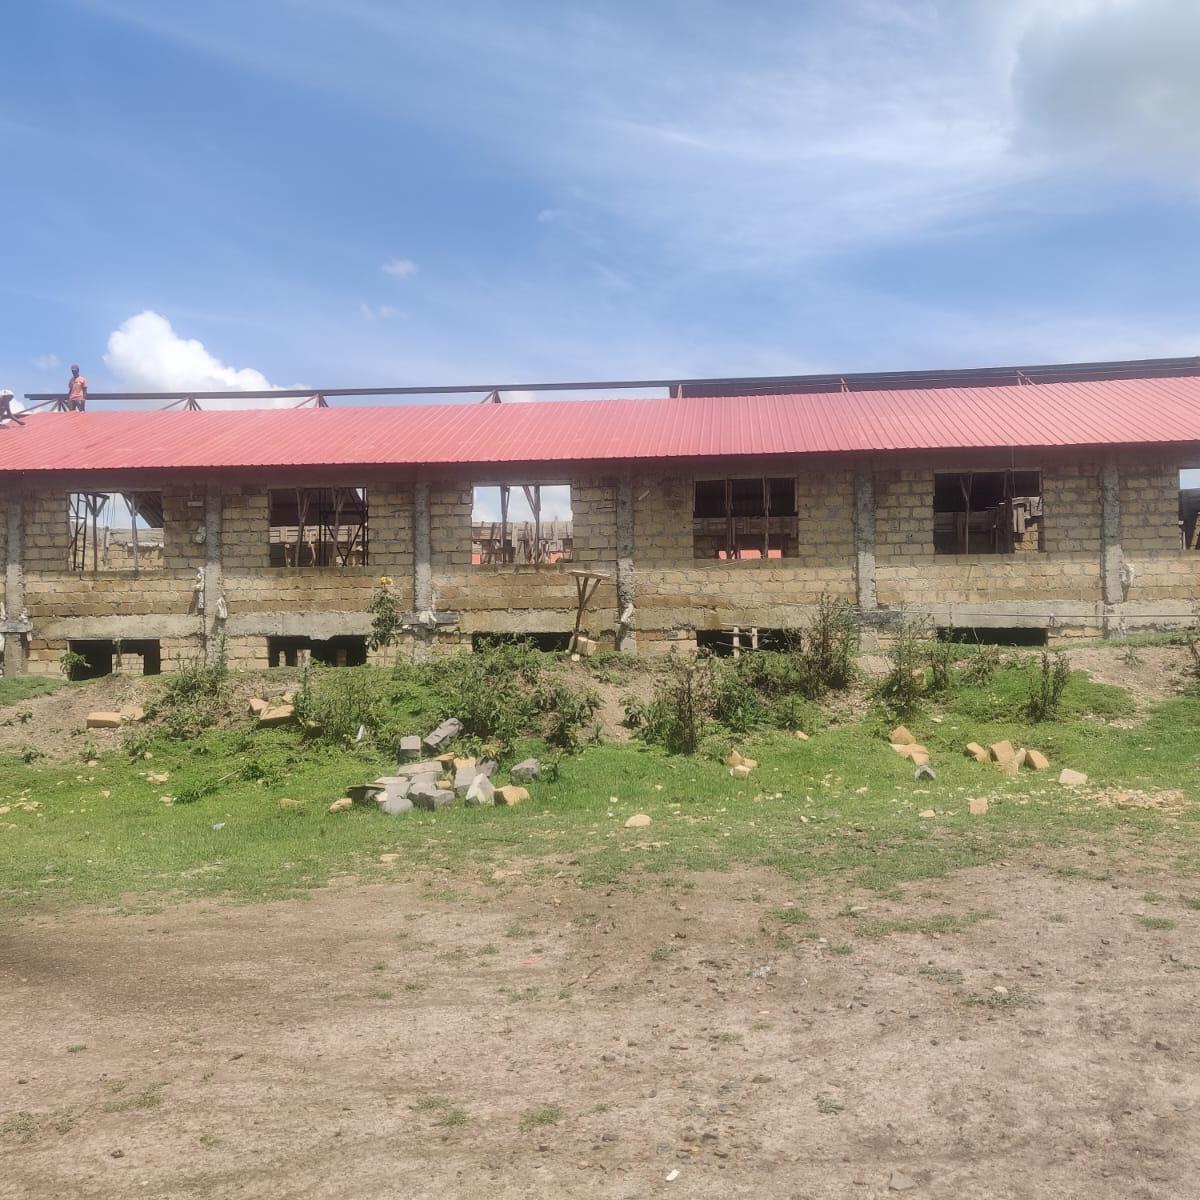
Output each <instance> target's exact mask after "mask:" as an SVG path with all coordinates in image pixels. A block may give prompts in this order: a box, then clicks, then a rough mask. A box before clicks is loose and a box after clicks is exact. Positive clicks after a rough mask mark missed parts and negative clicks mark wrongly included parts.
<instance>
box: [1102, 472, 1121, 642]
mask: <svg viewBox="0 0 1200 1200" xmlns="http://www.w3.org/2000/svg"><path fill="white" fill-rule="evenodd" d="M1122 559H1123V555H1122V553H1121V473H1120V471H1118V470H1117V464H1116V461H1115V460H1114V459H1111V458H1110V459H1108V460H1107V461H1106V462H1105V463H1104V465H1103V466H1102V467H1101V468H1100V586H1101V591H1102V593H1103V596H1104V623H1103V627H1104V633H1105V636H1108V634H1109V625H1110V623H1111V621H1112V618H1113V614H1112V613H1111V611H1110V609H1111V608H1112V606H1114V605H1118V604H1120V603H1122V601H1124V599H1125V590H1124V588H1123V587H1122V586H1121V563H1122Z"/></svg>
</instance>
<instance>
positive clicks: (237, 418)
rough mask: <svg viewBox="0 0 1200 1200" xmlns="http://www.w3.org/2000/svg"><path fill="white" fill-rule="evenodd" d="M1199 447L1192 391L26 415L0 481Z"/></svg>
mask: <svg viewBox="0 0 1200 1200" xmlns="http://www.w3.org/2000/svg"><path fill="white" fill-rule="evenodd" d="M1172 442H1200V378H1197V377H1185V378H1171V379H1117V380H1102V381H1093V382H1073V383H1047V384H1030V385H1026V386H1019V387H1018V386H1013V387H973V388H972V387H956V388H940V389H905V390H898V391H878V392H830V393H821V394H807V395H794V396H722V397H704V398H692V399H670V400H644V399H638V400H572V401H556V402H552V403H531V404H511V403H510V404H466V405H463V404H456V405H422V406H397V407H376V408H326V409H255V410H248V411H232V412H231V411H209V412H149V413H147V412H88V413H35V414H33V415H31V416H30V417H28V418H26V421H25V424H24V425H23V426H18V425H15V424H9V425H7V426H5V427H4V428H2V429H0V473H3V472H8V471H78V470H86V471H120V470H128V469H158V470H163V469H168V470H189V469H205V468H210V469H220V468H258V467H297V466H363V467H368V466H418V465H439V464H440V465H450V464H463V465H466V464H488V463H495V464H502V463H516V462H522V463H524V462H546V463H567V462H584V461H589V462H591V461H604V460H624V459H675V458H708V457H729V456H735V455H760V454H827V453H873V452H887V451H897V450H935V449H948V450H954V449H971V448H979V447H1028V448H1037V447H1051V446H1060V447H1067V446H1079V447H1085V446H1107V445H1152V444H1167V443H1172Z"/></svg>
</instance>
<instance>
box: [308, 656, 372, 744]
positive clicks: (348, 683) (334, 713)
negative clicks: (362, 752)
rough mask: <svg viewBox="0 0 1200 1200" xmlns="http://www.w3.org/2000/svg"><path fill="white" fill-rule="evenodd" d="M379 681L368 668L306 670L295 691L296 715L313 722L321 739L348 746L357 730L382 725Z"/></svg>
mask: <svg viewBox="0 0 1200 1200" xmlns="http://www.w3.org/2000/svg"><path fill="white" fill-rule="evenodd" d="M381 682H382V681H381V680H380V678H379V676H378V674H377V673H375V672H373V671H372V670H371V668H369V667H306V668H305V669H304V674H303V675H302V676H301V680H300V686H299V688H297V690H296V700H295V708H296V715H297V716H298V717H299V718H300V719H301V720H302V721H315V722H316V723H317V725H319V726H320V729H321V733H322V735H323V736H325V737H327V738H330V739H331V740H333V741H337V742H343V743H350V742H353V741H355V740H356V739H357V737H358V731H359V729H360V728H363V729H366V730H368V731H371V732H374V731H375V730H377V729H379V728H380V726H381V724H382V712H381V705H382V703H383V697H382V696H381V694H380V692H381Z"/></svg>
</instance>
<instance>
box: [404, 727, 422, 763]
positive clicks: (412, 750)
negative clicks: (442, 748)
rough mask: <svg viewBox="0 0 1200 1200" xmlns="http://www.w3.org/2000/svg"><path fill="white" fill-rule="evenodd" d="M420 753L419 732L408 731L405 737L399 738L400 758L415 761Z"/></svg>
mask: <svg viewBox="0 0 1200 1200" xmlns="http://www.w3.org/2000/svg"><path fill="white" fill-rule="evenodd" d="M422 753H423V751H422V749H421V737H420V735H419V734H416V733H410V734H409V735H408V736H407V737H402V738H401V739H400V757H401V758H402V759H407V760H408V761H409V762H415V761H416V760H417V759H418V758H420V757H421V755H422Z"/></svg>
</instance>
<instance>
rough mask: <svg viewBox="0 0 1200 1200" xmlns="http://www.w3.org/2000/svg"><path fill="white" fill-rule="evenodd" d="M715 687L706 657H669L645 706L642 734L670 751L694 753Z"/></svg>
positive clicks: (710, 713)
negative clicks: (648, 703)
mask: <svg viewBox="0 0 1200 1200" xmlns="http://www.w3.org/2000/svg"><path fill="white" fill-rule="evenodd" d="M715 690H716V689H715V685H714V670H713V664H712V660H711V659H710V658H708V657H707V656H697V657H695V658H688V659H678V658H676V659H672V660H671V661H670V662H669V663H668V665H667V669H666V670H665V671H664V673H663V675H662V676H661V677H660V679H659V680H658V683H657V685H656V686H655V689H654V699H653V700H652V701H651V703H650V705H649V706H648V707H647V709H646V721H645V727H644V731H643V736H644V737H645V738H646V740H647V741H651V742H657V743H658V744H659V745H661V746H665V747H666V748H667V749H668V750H670V751H671V753H673V754H695V753H696V751H697V749H698V748H699V746H700V741H701V739H702V738H703V736H704V729H705V726H706V725H707V724H708V722H709V720H710V719H711V717H712V713H713V705H714V699H715V696H714V693H715Z"/></svg>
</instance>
